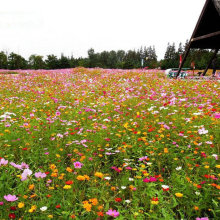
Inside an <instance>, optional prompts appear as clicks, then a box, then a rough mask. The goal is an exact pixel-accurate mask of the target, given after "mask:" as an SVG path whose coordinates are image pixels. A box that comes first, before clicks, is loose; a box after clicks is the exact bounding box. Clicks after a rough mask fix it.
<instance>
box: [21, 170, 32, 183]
mask: <svg viewBox="0 0 220 220" xmlns="http://www.w3.org/2000/svg"><path fill="white" fill-rule="evenodd" d="M31 174H32V171H31V170H29V169H25V170H24V171H23V173H22V174H21V181H24V180H26V179H27V177H28V176H30V175H31Z"/></svg>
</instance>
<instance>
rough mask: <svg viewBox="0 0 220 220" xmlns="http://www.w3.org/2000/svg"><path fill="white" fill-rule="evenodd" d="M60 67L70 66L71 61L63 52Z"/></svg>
mask: <svg viewBox="0 0 220 220" xmlns="http://www.w3.org/2000/svg"><path fill="white" fill-rule="evenodd" d="M59 68H60V69H65V68H70V61H69V59H68V58H67V57H65V56H64V55H63V54H61V58H60V60H59Z"/></svg>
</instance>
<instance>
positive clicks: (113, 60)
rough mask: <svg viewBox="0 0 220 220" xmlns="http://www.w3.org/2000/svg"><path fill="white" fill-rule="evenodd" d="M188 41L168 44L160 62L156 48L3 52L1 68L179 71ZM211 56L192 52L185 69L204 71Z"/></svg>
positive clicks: (219, 58)
mask: <svg viewBox="0 0 220 220" xmlns="http://www.w3.org/2000/svg"><path fill="white" fill-rule="evenodd" d="M187 45H188V42H186V43H185V44H184V45H182V43H180V44H179V46H178V48H177V47H176V45H175V43H173V44H170V43H168V45H167V48H166V52H165V55H164V59H162V60H158V58H157V54H156V50H155V47H154V46H150V47H141V48H140V49H138V50H128V51H124V50H118V51H114V50H111V51H102V52H100V53H96V52H95V51H94V49H92V48H91V49H89V50H88V56H87V57H86V58H83V57H79V58H74V57H73V56H71V57H67V56H64V55H63V54H61V57H60V58H58V57H57V56H55V55H53V54H51V55H47V56H46V59H44V57H43V56H41V55H36V54H33V55H31V56H30V57H29V59H28V60H26V59H25V58H24V57H22V56H21V55H19V54H16V53H13V52H12V53H10V54H9V55H8V54H7V53H6V52H4V51H1V52H0V69H10V70H15V69H64V68H74V67H78V66H81V67H86V68H93V67H100V68H111V69H136V68H142V67H147V68H149V69H152V68H159V67H160V68H161V69H168V68H178V67H179V57H180V55H181V54H183V53H184V51H185V49H186V47H187ZM211 56H212V52H211V51H209V50H204V49H192V50H191V52H190V54H189V56H188V58H187V60H186V63H185V65H184V67H185V68H190V67H191V63H192V62H194V63H195V66H196V69H204V68H205V67H206V65H207V63H208V61H209V60H210V58H211ZM217 68H219V69H220V55H218V58H217Z"/></svg>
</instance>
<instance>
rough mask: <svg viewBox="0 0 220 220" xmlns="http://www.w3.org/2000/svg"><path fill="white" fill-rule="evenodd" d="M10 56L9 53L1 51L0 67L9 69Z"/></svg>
mask: <svg viewBox="0 0 220 220" xmlns="http://www.w3.org/2000/svg"><path fill="white" fill-rule="evenodd" d="M7 62H8V58H7V55H6V54H5V53H4V52H3V51H1V52H0V69H7V67H8V63H7Z"/></svg>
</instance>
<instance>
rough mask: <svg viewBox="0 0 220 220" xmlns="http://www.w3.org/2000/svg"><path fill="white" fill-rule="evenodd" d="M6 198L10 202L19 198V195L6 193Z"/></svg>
mask: <svg viewBox="0 0 220 220" xmlns="http://www.w3.org/2000/svg"><path fill="white" fill-rule="evenodd" d="M4 199H5V200H7V201H8V202H14V201H16V200H18V197H17V196H16V195H11V194H9V195H5V196H4Z"/></svg>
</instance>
